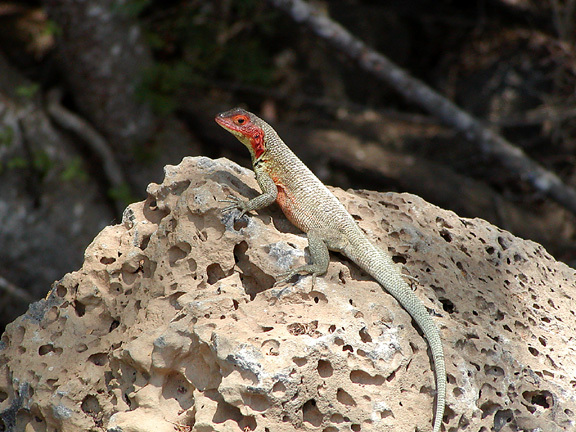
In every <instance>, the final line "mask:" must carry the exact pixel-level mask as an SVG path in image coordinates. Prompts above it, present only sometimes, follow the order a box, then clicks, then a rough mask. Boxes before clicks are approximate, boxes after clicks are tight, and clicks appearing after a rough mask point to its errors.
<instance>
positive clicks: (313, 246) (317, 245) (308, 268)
mask: <svg viewBox="0 0 576 432" xmlns="http://www.w3.org/2000/svg"><path fill="white" fill-rule="evenodd" d="M308 251H309V252H310V261H311V262H310V264H306V265H303V266H300V267H296V268H293V269H291V270H289V271H287V272H285V273H282V274H280V275H278V278H279V279H277V281H276V282H277V283H283V282H287V281H289V280H290V279H292V277H293V276H295V275H297V274H303V275H312V287H314V285H315V283H316V276H321V275H323V274H324V273H326V271H328V264H329V263H330V252H328V246H327V245H326V242H325V241H324V238H323V236H322V235H320V233H318V232H316V231H314V230H310V231H309V232H308Z"/></svg>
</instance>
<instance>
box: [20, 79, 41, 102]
mask: <svg viewBox="0 0 576 432" xmlns="http://www.w3.org/2000/svg"><path fill="white" fill-rule="evenodd" d="M39 90H40V84H38V83H32V84H29V85H21V86H18V87H16V94H17V95H18V96H20V97H23V98H26V99H31V98H33V97H34V95H36V94H37V93H38V91H39Z"/></svg>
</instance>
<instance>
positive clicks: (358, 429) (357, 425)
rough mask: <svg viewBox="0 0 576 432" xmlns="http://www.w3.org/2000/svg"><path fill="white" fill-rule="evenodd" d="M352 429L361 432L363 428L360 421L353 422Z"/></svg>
mask: <svg viewBox="0 0 576 432" xmlns="http://www.w3.org/2000/svg"><path fill="white" fill-rule="evenodd" d="M350 429H352V430H353V431H354V432H360V431H361V430H362V428H361V427H360V425H359V424H358V423H353V424H351V425H350Z"/></svg>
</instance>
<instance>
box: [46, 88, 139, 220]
mask: <svg viewBox="0 0 576 432" xmlns="http://www.w3.org/2000/svg"><path fill="white" fill-rule="evenodd" d="M61 96H62V95H61V92H60V91H59V90H57V89H52V90H50V91H49V92H48V94H47V97H46V99H47V110H48V113H49V114H50V116H51V117H52V119H54V121H55V122H56V123H58V124H59V125H60V126H61V127H63V128H65V129H67V130H70V131H72V132H74V133H75V134H77V135H78V136H79V137H81V138H82V139H83V140H84V142H85V143H86V144H87V145H88V147H89V148H90V149H91V150H92V151H93V152H94V154H96V155H97V156H98V158H100V160H101V161H102V167H103V172H104V175H105V176H106V179H107V180H108V182H109V183H110V185H111V186H112V187H113V188H115V189H117V190H121V189H123V188H124V187H126V185H128V182H127V181H126V178H125V177H124V173H123V171H122V167H121V166H120V164H119V163H118V161H117V160H116V156H115V154H114V152H113V151H112V149H111V148H110V146H109V145H108V142H107V141H106V139H104V137H103V136H102V135H100V134H99V133H98V132H97V131H96V130H95V129H94V128H93V127H92V126H91V125H90V124H89V123H88V122H87V121H86V120H84V119H83V118H81V117H80V116H78V115H76V114H74V113H73V112H71V111H68V110H67V109H66V108H64V107H63V106H62V105H61V104H60V99H61ZM114 204H115V207H116V210H117V211H118V212H119V213H120V214H121V213H122V211H123V210H124V207H125V205H124V203H122V202H121V200H119V199H114Z"/></svg>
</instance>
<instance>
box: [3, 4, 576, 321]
mask: <svg viewBox="0 0 576 432" xmlns="http://www.w3.org/2000/svg"><path fill="white" fill-rule="evenodd" d="M310 4H311V5H313V6H314V7H316V8H318V9H319V10H320V11H321V13H324V14H327V15H328V16H330V17H331V18H332V19H333V20H335V21H337V22H339V23H340V24H341V25H343V26H344V27H346V28H347V29H348V30H349V31H350V32H351V33H352V34H354V35H355V36H356V37H358V38H360V39H361V40H363V41H364V42H365V43H366V44H367V45H368V46H370V47H372V48H374V49H376V50H377V51H379V52H380V53H382V54H384V55H385V56H387V57H388V58H389V59H391V60H392V61H393V62H395V63H396V64H398V65H399V66H401V67H402V68H404V69H405V70H406V71H407V72H408V73H409V74H411V75H412V76H414V77H416V78H418V79H420V80H422V81H423V82H424V83H426V84H428V85H429V86H431V87H432V88H434V89H435V90H436V91H438V92H439V93H440V94H442V95H444V96H446V97H447V98H448V99H450V100H452V101H453V102H455V103H456V104H458V105H459V106H460V107H461V108H462V109H463V110H465V111H467V112H468V113H470V114H472V115H474V116H476V117H477V118H479V119H480V120H482V121H483V122H485V124H486V125H487V126H488V127H490V128H491V129H492V130H494V131H496V132H498V133H499V134H501V135H502V136H504V137H505V138H507V139H508V140H509V141H510V142H512V143H513V144H514V145H516V146H518V147H519V148H521V149H523V150H524V152H526V154H527V155H528V156H529V157H530V158H531V159H533V160H534V161H536V162H538V163H539V164H541V165H542V166H544V167H545V168H546V169H548V170H550V171H551V172H554V173H555V174H557V175H558V176H559V177H560V178H561V179H562V180H563V181H564V182H565V183H566V184H567V185H571V186H576V178H575V176H576V170H575V165H574V161H575V159H576V44H575V43H576V0H465V1H464V0H460V1H458V0H389V1H370V0H323V1H320V0H318V1H310ZM234 106H243V107H245V108H247V109H249V110H251V111H253V112H255V113H256V114H258V115H260V116H262V117H263V118H265V119H266V120H267V121H269V122H270V123H272V124H273V125H274V127H275V128H276V130H277V131H278V132H279V133H280V135H281V136H282V137H283V139H284V141H286V142H287V143H288V145H290V146H291V147H292V149H293V150H294V151H295V152H296V153H297V154H298V155H299V156H300V157H301V159H302V160H303V161H304V162H305V163H306V164H307V165H308V166H309V167H310V168H311V169H312V170H313V171H314V172H315V173H316V174H317V175H318V176H319V177H320V178H321V180H322V181H324V182H325V183H326V184H330V185H334V186H339V187H342V188H354V189H371V190H378V191H398V192H410V193H414V194H417V195H420V196H422V197H423V198H424V199H426V200H427V201H429V202H432V203H434V204H436V205H438V206H440V207H443V208H446V209H451V210H454V211H455V212H457V213H458V214H459V215H460V216H462V217H471V218H473V217H480V218H484V219H487V220H488V221H490V222H491V223H493V224H495V225H497V226H499V227H501V228H502V229H505V230H509V231H511V232H512V233H513V234H515V235H517V236H520V237H523V238H527V239H531V240H534V241H537V242H539V243H542V244H543V245H544V246H545V247H546V248H547V249H548V251H549V252H550V253H551V254H552V255H554V257H555V258H556V259H558V260H562V261H564V262H566V263H568V264H569V265H574V264H575V263H576V246H575V244H574V237H575V228H576V223H575V222H576V219H575V215H574V214H573V212H571V211H570V210H567V209H566V208H564V207H563V206H561V205H559V204H557V203H556V202H554V201H552V200H551V199H550V198H548V197H547V196H544V195H543V194H542V193H541V192H539V191H538V190H536V189H534V188H533V187H532V186H531V185H530V183H529V182H527V181H526V180H527V179H526V178H525V177H526V176H525V175H524V176H521V175H518V173H516V172H513V171H512V170H510V169H507V168H504V166H503V165H502V164H501V163H500V162H499V161H496V160H494V159H492V158H491V157H489V156H486V155H485V154H483V153H482V152H481V151H479V149H478V146H477V144H474V143H472V142H471V141H469V140H467V139H466V136H465V134H461V133H458V132H456V131H454V130H453V129H451V128H449V127H447V126H444V125H443V124H442V123H441V122H440V121H439V120H438V119H437V118H436V117H435V116H434V115H433V113H427V112H425V111H423V110H421V109H420V108H419V107H418V106H415V105H414V104H413V103H409V102H407V101H406V100H404V99H403V98H402V97H401V96H399V94H398V92H397V91H396V89H394V88H393V87H392V86H390V85H387V84H385V83H383V82H381V81H378V80H377V79H376V78H375V77H374V75H372V74H370V73H369V72H367V71H365V70H362V69H361V68H360V67H359V66H358V64H356V63H355V62H353V61H351V60H350V59H349V58H348V57H347V56H346V53H343V52H337V51H336V50H334V49H333V48H331V47H330V46H329V44H327V43H326V42H325V41H323V40H321V39H319V38H318V37H317V36H316V35H314V34H313V33H311V32H310V31H309V30H307V29H306V28H305V27H303V26H302V25H301V24H298V23H297V22H295V21H294V20H293V19H292V17H290V16H289V15H287V14H285V13H284V12H282V11H280V10H278V9H276V8H275V7H274V6H273V5H272V4H271V3H269V2H267V1H263V0H260V1H257V0H212V1H210V0H203V1H200V0H187V1H185V0H182V1H177V0H168V1H165V0H164V1H160V0H123V1H120V0H97V1H79V0H44V1H40V0H29V1H28V0H20V1H2V0H0V331H1V329H2V328H3V327H4V325H5V324H6V323H8V322H10V321H12V320H13V319H14V318H15V317H16V316H18V315H20V314H21V313H23V312H24V311H25V310H26V308H27V307H28V304H29V303H30V302H31V301H34V300H37V299H39V298H42V297H44V296H45V295H46V293H47V292H48V291H49V289H50V286H51V284H52V282H54V281H55V280H58V279H60V278H62V276H63V275H64V274H65V273H67V272H70V271H73V270H76V269H78V268H79V267H80V266H81V264H82V261H83V252H84V249H85V248H86V246H87V245H88V244H89V243H90V242H91V240H92V239H93V238H94V236H95V235H96V234H97V233H98V232H99V231H100V230H101V229H102V228H104V227H105V226H107V225H110V224H116V223H119V222H120V221H121V216H122V210H123V209H124V208H125V206H126V205H127V204H129V203H130V202H133V201H137V200H142V199H144V198H145V196H146V185H147V184H148V183H150V182H161V181H162V178H163V170H162V169H163V166H164V165H166V164H172V165H176V164H178V163H179V162H180V160H181V159H182V157H184V156H195V155H204V156H209V157H213V158H216V157H221V156H224V157H228V158H230V159H232V160H234V161H236V162H238V163H240V164H242V165H244V166H250V161H249V154H248V152H247V151H246V149H244V148H243V147H242V146H241V145H240V143H238V142H237V141H236V140H234V139H233V138H232V137H231V136H230V135H229V134H227V133H225V132H224V131H223V130H222V129H220V128H219V127H218V126H217V125H216V124H215V123H214V121H213V118H214V116H215V115H216V114H217V113H218V112H220V111H224V110H227V109H230V108H232V107H234Z"/></svg>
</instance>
